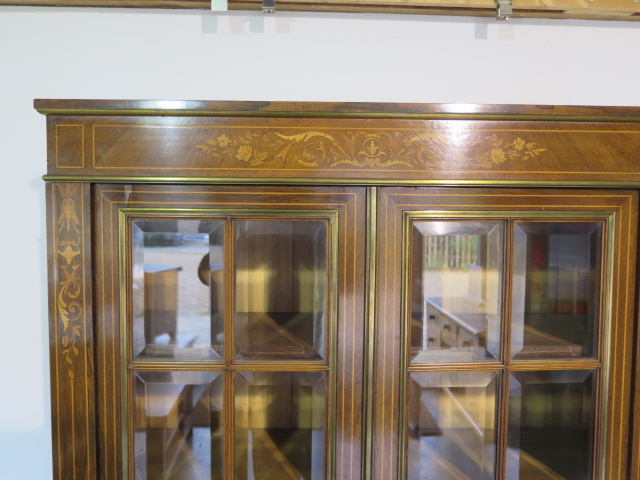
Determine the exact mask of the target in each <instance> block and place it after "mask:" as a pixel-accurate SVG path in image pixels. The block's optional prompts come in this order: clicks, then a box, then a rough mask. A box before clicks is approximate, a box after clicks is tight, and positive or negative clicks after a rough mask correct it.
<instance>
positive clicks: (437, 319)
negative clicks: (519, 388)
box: [410, 221, 504, 363]
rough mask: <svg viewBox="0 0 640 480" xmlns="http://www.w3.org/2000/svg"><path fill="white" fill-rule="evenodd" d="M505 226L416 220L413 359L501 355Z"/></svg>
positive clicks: (413, 229)
mask: <svg viewBox="0 0 640 480" xmlns="http://www.w3.org/2000/svg"><path fill="white" fill-rule="evenodd" d="M503 230H504V226H503V224H502V223H499V222H462V221H415V222H414V223H413V226H412V232H411V233H412V247H411V259H410V263H411V319H410V321H411V328H410V337H411V358H412V360H411V361H412V363H432V362H438V361H454V362H455V361H469V360H484V359H497V358H499V357H500V354H499V352H500V306H501V290H502V264H503V247H502V245H503Z"/></svg>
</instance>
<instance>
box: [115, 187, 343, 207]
mask: <svg viewBox="0 0 640 480" xmlns="http://www.w3.org/2000/svg"><path fill="white" fill-rule="evenodd" d="M144 185H145V186H148V184H144ZM164 186H165V185H158V187H160V188H158V190H136V192H135V193H138V194H139V193H148V194H154V195H158V194H160V195H162V196H166V195H172V194H174V195H250V196H263V195H264V196H269V195H276V194H277V195H278V196H285V195H292V196H298V197H309V196H315V195H326V196H334V197H343V196H348V197H350V196H353V194H352V193H348V192H345V193H336V192H311V191H300V192H275V191H269V190H262V191H261V190H252V191H250V192H248V191H246V190H244V191H237V192H235V191H227V190H222V189H214V187H215V185H212V186H211V187H212V189H211V190H209V191H192V190H190V189H188V190H178V191H175V190H171V191H164V190H163V188H162V187H164ZM196 186H197V185H196ZM104 192H106V193H120V191H118V190H104ZM273 205H282V204H281V203H280V202H278V203H274V204H273ZM322 205H325V204H324V203H323V204H322Z"/></svg>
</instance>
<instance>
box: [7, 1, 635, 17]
mask: <svg viewBox="0 0 640 480" xmlns="http://www.w3.org/2000/svg"><path fill="white" fill-rule="evenodd" d="M0 5H47V6H87V7H138V8H191V9H209V8H211V2H210V0H0ZM261 8H262V2H261V1H260V0H230V1H229V9H230V10H261ZM276 9H277V10H278V11H302V12H310V11H311V12H314V11H315V12H349V13H387V14H394V13H396V14H426V15H466V16H480V17H491V16H495V14H496V4H495V1H494V0H410V1H406V0H350V1H341V0H328V1H325V2H318V1H313V0H276ZM513 17H514V18H573V19H598V20H640V3H634V1H633V0H590V1H585V0H550V1H547V2H540V1H539V0H515V1H514V2H513Z"/></svg>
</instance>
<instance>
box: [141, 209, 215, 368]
mask: <svg viewBox="0 0 640 480" xmlns="http://www.w3.org/2000/svg"><path fill="white" fill-rule="evenodd" d="M131 251H132V256H131V257H132V258H131V262H132V265H131V283H132V285H131V289H132V317H133V322H132V339H133V355H134V358H138V359H142V360H144V359H165V360H169V359H174V360H221V359H222V356H223V345H224V312H223V298H224V297H223V287H224V280H223V272H224V221H222V220H188V219H180V220H170V219H144V220H134V221H133V222H132V226H131Z"/></svg>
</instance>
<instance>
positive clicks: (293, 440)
mask: <svg viewBox="0 0 640 480" xmlns="http://www.w3.org/2000/svg"><path fill="white" fill-rule="evenodd" d="M325 391H326V375H325V374H324V373H321V372H298V373H289V372H240V373H236V374H235V411H234V422H235V447H234V452H235V453H234V455H235V465H234V478H236V479H239V480H245V479H246V480H273V479H278V480H287V479H291V480H301V479H304V480H321V479H324V478H325V477H324V472H325V470H324V465H325V431H324V429H325V406H326V403H325Z"/></svg>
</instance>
